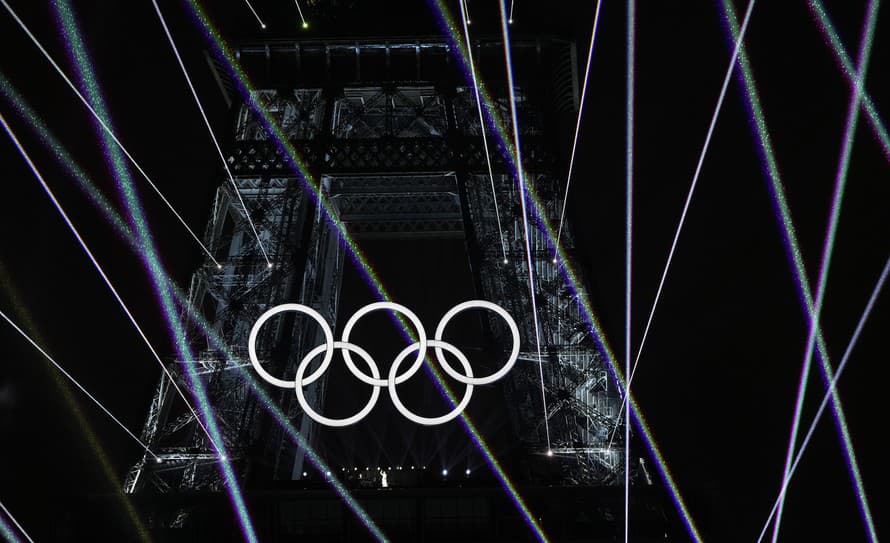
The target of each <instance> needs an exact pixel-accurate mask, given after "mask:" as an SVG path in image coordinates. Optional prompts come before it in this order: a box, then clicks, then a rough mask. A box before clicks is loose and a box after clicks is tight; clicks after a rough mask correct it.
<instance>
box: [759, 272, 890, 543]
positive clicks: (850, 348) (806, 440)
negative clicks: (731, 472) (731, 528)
mask: <svg viewBox="0 0 890 543" xmlns="http://www.w3.org/2000/svg"><path fill="white" fill-rule="evenodd" d="M888 272H890V258H888V259H887V262H886V263H885V264H884V270H883V271H882V272H881V275H880V277H879V278H878V282H877V284H876V285H875V287H874V289H872V293H871V296H870V297H869V299H868V303H867V304H866V305H865V310H863V312H862V316H861V317H859V322H858V323H857V324H856V329H855V330H854V331H853V337H852V338H850V341H849V343H848V344H847V348H846V349H844V354H843V356H842V357H841V363H840V365H838V367H837V372H835V374H834V378H832V380H831V383H829V386H828V390H826V391H825V395H824V396H823V397H822V401H821V402H820V403H819V409H817V410H816V414H815V415H814V416H813V421H812V422H811V423H810V427H809V429H807V433H806V435H805V436H804V439H803V441H802V442H801V444H800V448H799V449H798V451H797V455H796V456H795V458H794V462H793V463H792V464H791V469H790V470H788V474H787V475H786V476H785V478H784V480H783V481H782V488H781V490H780V491H779V496H778V497H777V498H776V501H775V503H774V504H773V508H772V510H771V511H770V514H769V517H768V518H767V519H766V523H764V525H763V529H762V531H761V534H764V533H766V530H767V529H769V525H770V523H771V522H772V520H773V516H774V515H775V514H776V511H777V510H778V508H779V504H780V503H781V501H782V498H783V497H784V496H785V493H786V492H787V490H788V485H790V484H791V478H792V477H793V476H794V472H795V470H796V469H797V466H798V464H799V463H800V460H801V458H803V453H804V451H806V448H807V445H809V443H810V439H811V438H812V437H813V434H814V433H815V432H816V426H817V425H818V424H819V420H820V419H821V418H822V413H824V412H825V408H826V407H827V406H828V402H829V400H831V399H832V397H833V394H836V393H837V382H838V379H840V377H841V373H843V371H844V369H845V368H846V367H847V362H848V361H849V360H850V354H851V353H852V352H853V349H854V348H855V347H856V342H857V341H859V335H860V334H861V333H862V329H863V328H864V327H865V322H866V321H867V320H868V317H869V316H870V315H871V311H872V309H873V308H874V305H875V302H876V301H877V299H878V296H879V295H880V293H881V289H882V288H884V282H885V281H886V280H887V275H888ZM870 536H872V537H874V539H873V540H874V541H877V537H876V536H875V534H870ZM761 537H762V535H761Z"/></svg>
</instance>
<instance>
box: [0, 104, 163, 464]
mask: <svg viewBox="0 0 890 543" xmlns="http://www.w3.org/2000/svg"><path fill="white" fill-rule="evenodd" d="M0 122H3V126H4V127H6V122H5V120H4V119H3V117H2V115H0ZM0 317H3V319H4V320H6V322H7V323H9V325H10V326H12V328H13V329H14V330H15V331H16V332H18V333H19V334H21V336H22V337H23V338H25V339H26V340H28V343H30V344H31V345H32V346H33V347H34V348H35V349H37V351H38V352H40V354H42V355H43V357H44V358H46V359H47V360H49V361H50V363H52V365H53V366H55V367H56V369H58V370H59V371H60V372H62V375H64V376H65V377H67V378H68V380H69V381H71V382H72V383H74V386H76V387H77V388H78V389H80V391H81V392H83V393H84V394H85V395H86V396H87V398H89V399H90V400H91V401H92V402H93V403H94V404H96V405H97V406H98V407H99V409H101V410H102V411H103V412H104V413H105V414H106V415H108V417H109V418H110V419H111V420H113V421H114V422H115V424H117V425H118V426H120V427H121V429H122V430H123V431H124V432H126V433H127V435H128V436H130V437H131V438H133V440H134V441H136V443H138V444H139V446H140V447H142V448H143V449H144V450H145V452H147V453H148V454H150V455H151V456H153V457H154V458H157V455H156V454H155V453H154V452H152V450H151V449H149V448H148V445H146V444H145V443H143V442H142V440H141V439H139V438H138V437H136V435H135V434H134V433H133V432H131V431H130V429H129V428H127V426H126V425H125V424H124V423H123V422H121V420H120V419H119V418H117V417H116V416H114V413H112V412H111V411H109V410H108V408H107V407H105V405H104V404H103V403H102V402H100V401H99V399H98V398H96V397H95V396H93V395H92V394H91V393H90V391H89V390H87V389H86V388H84V386H83V385H81V384H80V382H78V380H77V379H75V378H74V376H73V375H71V374H70V373H68V371H66V370H65V368H63V367H62V366H61V365H60V364H59V363H58V362H56V361H55V359H53V357H51V356H50V355H49V354H48V353H47V352H46V351H44V350H43V348H42V347H41V346H40V345H38V344H37V342H35V341H34V340H33V339H31V336H29V335H28V334H27V332H25V331H24V330H22V329H21V328H20V327H19V325H18V324H16V323H15V322H14V321H13V320H12V319H10V318H9V317H8V316H7V315H6V313H4V312H3V310H2V309H0Z"/></svg>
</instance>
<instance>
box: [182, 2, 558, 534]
mask: <svg viewBox="0 0 890 543" xmlns="http://www.w3.org/2000/svg"><path fill="white" fill-rule="evenodd" d="M186 5H187V6H188V7H189V8H190V9H191V11H192V14H193V15H194V18H195V20H196V22H197V24H198V25H199V26H200V27H202V29H203V30H204V32H205V34H206V37H207V39H208V42H209V44H210V45H211V47H212V48H213V50H214V53H215V54H216V57H217V58H218V59H219V60H220V62H222V63H223V65H224V66H226V67H227V68H228V70H229V73H230V75H231V76H232V79H233V81H234V82H235V84H236V85H237V86H238V88H239V90H240V92H241V94H242V96H243V97H244V100H245V103H247V104H249V106H250V107H251V108H252V110H253V111H254V112H255V113H256V114H257V116H258V117H259V119H260V120H261V121H262V122H263V123H264V126H265V128H266V129H267V130H268V131H269V134H270V137H271V139H272V140H273V141H274V143H275V144H276V145H277V146H278V148H279V150H280V151H281V152H282V153H283V155H284V157H285V159H286V160H287V161H288V163H289V165H290V166H291V167H292V168H293V169H294V171H295V172H296V173H297V175H298V178H299V180H300V181H301V182H302V184H303V186H304V188H306V189H307V193H308V195H309V196H310V198H312V199H313V201H314V202H315V203H316V204H318V205H319V207H320V209H321V210H322V211H323V213H324V216H325V219H326V220H327V221H328V223H329V225H330V226H332V227H333V228H336V229H337V230H338V232H339V233H340V240H341V243H342V244H343V247H344V249H345V250H346V251H347V253H348V254H349V256H350V258H351V259H352V260H353V262H354V263H355V264H356V266H357V269H358V270H359V271H360V273H361V274H362V275H364V277H365V279H366V281H367V282H368V285H369V286H370V287H371V289H372V290H374V291H375V292H376V294H377V296H378V297H379V298H380V299H382V300H390V297H389V295H388V293H387V292H386V290H385V288H384V287H383V285H382V283H381V282H380V280H379V278H378V277H377V275H376V273H375V272H374V270H373V269H372V268H371V266H370V265H369V264H368V261H367V259H366V258H365V257H364V255H362V253H361V251H360V250H359V248H358V246H357V244H356V243H355V241H354V240H353V239H352V237H351V235H350V234H349V232H348V230H347V229H346V228H345V225H344V224H343V222H342V221H341V220H340V219H339V218H338V216H337V213H336V211H335V210H333V209H332V208H331V206H330V203H329V202H328V201H327V198H325V197H324V196H323V195H322V194H321V193H320V191H319V187H318V184H317V182H316V181H315V180H314V178H313V177H312V175H311V174H310V173H309V171H308V169H307V167H306V166H305V164H304V163H303V161H302V159H301V158H300V156H299V154H298V153H297V151H296V149H295V148H294V147H293V145H292V144H291V143H290V142H289V141H288V139H287V137H286V136H285V135H284V133H283V132H282V130H281V128H280V127H279V126H277V123H276V122H275V121H274V119H272V118H271V116H270V115H269V113H268V111H266V110H265V109H264V108H263V107H262V105H261V104H259V102H258V101H257V100H256V99H255V96H254V95H253V93H252V88H253V87H252V85H251V84H250V81H249V79H248V78H247V76H246V74H245V73H244V72H243V70H242V69H241V68H240V66H239V65H238V63H237V61H236V59H235V57H234V55H233V54H232V53H231V51H230V50H229V49H228V46H227V45H226V44H225V41H224V40H223V39H222V37H221V35H220V33H219V31H218V30H217V29H216V28H215V27H214V26H213V24H212V23H211V22H210V20H209V18H208V17H207V16H206V14H204V12H203V10H202V8H201V7H200V5H199V4H198V3H197V2H196V1H195V0H186ZM398 322H399V324H400V326H401V328H402V331H403V333H404V334H407V335H406V337H408V338H409V341H412V342H413V341H415V340H413V339H411V337H412V335H413V332H412V331H411V329H410V327H408V326H407V325H406V324H405V323H404V322H403V321H402V320H401V319H399V321H398ZM424 368H425V369H427V370H428V371H431V375H432V376H433V377H434V379H435V384H436V385H437V387H438V388H439V390H440V392H442V393H444V394H445V395H446V399H447V400H448V401H450V402H451V405H456V404H457V401H456V400H455V399H454V395H453V394H452V393H451V392H450V390H449V389H448V387H447V386H446V385H445V382H444V380H443V378H442V376H441V374H440V373H439V372H438V370H436V369H435V368H432V367H431V366H430V365H424ZM459 418H460V420H461V423H462V424H463V426H464V428H465V429H466V430H467V432H468V433H469V434H470V437H471V439H472V440H473V442H474V443H475V444H476V446H477V447H478V449H479V451H480V453H482V455H483V457H484V458H485V460H486V463H487V464H488V465H489V467H491V468H492V471H493V472H494V473H495V475H496V476H497V478H498V479H499V481H500V483H501V485H502V486H503V488H504V489H505V490H506V491H507V493H508V495H509V496H510V499H511V501H512V502H513V503H514V505H516V507H517V509H518V510H519V511H520V513H521V514H522V516H523V518H524V520H525V521H526V524H527V525H528V526H529V527H530V528H531V529H532V530H533V531H534V533H535V537H536V538H538V539H539V540H541V541H546V540H547V539H546V535H545V534H544V533H543V531H542V530H541V528H540V526H539V525H538V522H537V519H536V518H535V516H534V515H533V514H531V512H530V511H529V510H528V507H527V506H526V505H525V502H524V501H523V500H522V497H521V496H520V495H519V494H518V492H517V491H516V488H515V487H514V485H513V483H512V482H511V481H510V480H509V477H508V476H507V474H506V472H504V470H503V468H502V467H501V466H500V464H499V462H498V461H497V459H496V458H495V457H494V455H493V454H492V452H491V449H490V448H489V447H488V445H487V443H485V440H484V438H483V437H482V435H481V434H480V433H479V431H478V430H477V429H476V427H475V425H474V424H473V423H472V421H471V420H470V419H469V417H468V416H467V415H466V413H462V414H461V416H460V417H459Z"/></svg>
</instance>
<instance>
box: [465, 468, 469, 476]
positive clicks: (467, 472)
mask: <svg viewBox="0 0 890 543" xmlns="http://www.w3.org/2000/svg"><path fill="white" fill-rule="evenodd" d="M464 473H466V474H467V477H469V476H470V470H469V468H467V471H465V472H464Z"/></svg>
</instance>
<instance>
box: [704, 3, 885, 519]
mask: <svg viewBox="0 0 890 543" xmlns="http://www.w3.org/2000/svg"><path fill="white" fill-rule="evenodd" d="M722 7H723V13H724V17H725V20H726V22H727V26H728V32H727V34H728V38H729V39H730V41H731V42H734V41H735V38H734V36H735V33H736V32H737V31H738V23H737V20H736V18H735V11H734V9H733V6H732V3H731V2H730V1H729V0H723V2H722ZM739 67H740V69H741V71H740V72H739V76H740V79H741V82H742V89H743V97H744V99H745V105H746V107H747V108H748V113H749V121H750V123H749V124H750V126H751V130H752V132H753V133H754V136H755V140H756V142H757V144H758V145H757V150H758V152H759V155H760V158H761V162H762V166H763V175H764V177H765V178H766V180H767V181H768V185H767V187H768V188H769V190H770V196H771V199H772V201H773V204H774V209H775V213H776V220H777V222H778V225H779V227H780V232H781V234H782V237H783V245H784V246H785V250H786V255H787V257H788V260H789V264H790V268H791V271H792V276H793V278H794V281H795V286H796V287H797V290H798V299H799V301H800V304H801V309H802V310H803V313H804V315H805V316H806V318H807V319H808V320H809V318H810V315H811V314H812V312H813V296H812V291H811V289H810V283H809V279H808V277H809V275H808V274H807V270H806V267H805V266H804V263H803V256H802V253H801V250H800V244H799V243H798V240H797V233H796V230H795V226H794V221H793V219H792V217H791V210H790V208H789V207H788V200H787V197H786V194H785V188H784V184H783V182H782V175H781V171H780V170H779V166H778V162H777V159H776V155H775V151H774V149H773V146H772V139H771V137H770V133H769V129H768V127H767V124H766V118H765V116H764V114H763V107H762V106H761V104H760V97H759V93H758V91H757V85H756V82H755V80H754V75H753V72H752V70H751V65H750V62H749V60H748V57H747V54H746V53H745V50H744V47H743V48H742V51H741V54H740V57H739ZM817 324H818V323H817ZM815 332H816V346H817V349H818V354H819V359H820V360H821V362H822V364H821V368H820V369H821V370H822V377H823V380H824V381H825V383H826V384H828V383H830V382H831V380H832V377H831V376H832V374H833V371H834V370H833V367H832V364H831V358H830V356H829V354H828V347H827V346H826V345H825V340H824V338H823V336H822V332H821V330H820V329H819V327H818V326H817V327H816V330H815ZM831 406H832V413H833V414H834V418H835V422H836V426H835V427H836V429H837V432H838V436H839V438H840V440H841V442H842V444H843V452H844V457H845V460H846V463H847V467H848V471H849V474H850V478H851V480H852V482H853V486H854V487H855V489H856V492H855V494H856V499H857V502H858V504H859V508H860V512H861V514H862V519H863V524H864V525H865V526H866V530H867V532H868V533H869V534H873V533H874V522H873V520H872V515H871V509H870V507H869V505H868V499H867V497H866V493H865V487H864V486H863V483H862V476H861V474H860V471H859V463H858V461H857V459H856V452H855V449H854V448H853V443H852V440H851V439H850V433H849V428H848V427H847V422H846V417H845V415H844V410H843V406H842V403H841V400H840V397H839V396H838V394H837V393H836V391H834V390H832V398H831Z"/></svg>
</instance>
